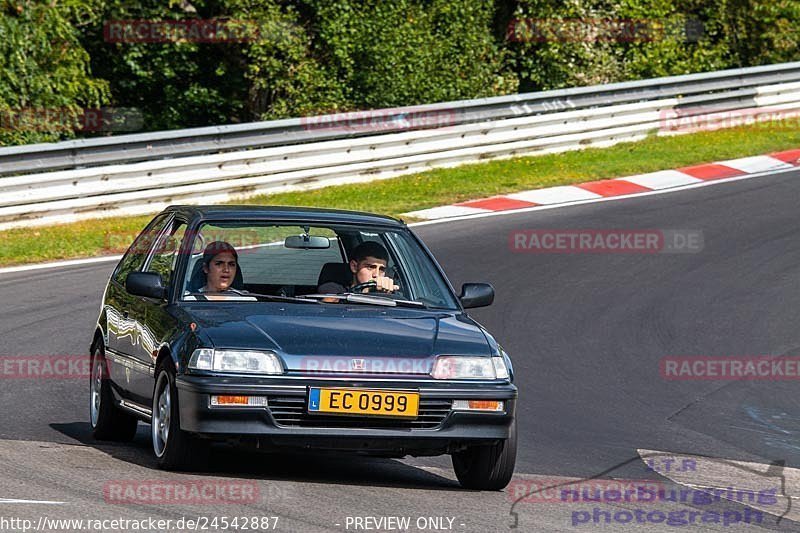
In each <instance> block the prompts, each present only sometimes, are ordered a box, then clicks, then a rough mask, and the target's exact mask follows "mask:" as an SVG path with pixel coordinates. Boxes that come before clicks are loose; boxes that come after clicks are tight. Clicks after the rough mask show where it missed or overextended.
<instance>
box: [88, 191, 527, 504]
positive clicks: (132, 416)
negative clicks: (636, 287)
mask: <svg viewBox="0 0 800 533" xmlns="http://www.w3.org/2000/svg"><path fill="white" fill-rule="evenodd" d="M493 298H494V291H493V289H492V287H491V286H490V285H488V284H483V283H468V284H465V285H464V286H463V287H462V289H461V294H460V296H457V295H456V294H455V292H454V291H453V288H452V287H451V285H450V283H449V282H448V280H447V278H446V277H445V275H444V272H443V271H442V269H441V268H440V267H439V265H438V264H437V263H436V261H435V260H434V258H433V256H432V255H431V253H430V252H429V251H428V249H427V248H426V247H425V245H424V244H423V243H422V242H421V241H420V240H419V239H418V238H417V237H416V236H415V235H414V234H413V233H412V232H411V230H409V228H408V227H407V226H406V225H405V224H403V223H402V222H401V221H399V220H396V219H393V218H388V217H383V216H378V215H371V214H366V213H356V212H347V211H335V210H316V209H302V208H284V207H260V206H241V207H237V206H204V207H197V206H173V207H170V208H167V209H166V210H165V211H164V212H162V213H160V214H159V215H157V216H156V217H155V218H154V219H153V220H152V221H151V222H150V224H149V225H148V226H147V227H146V228H145V229H144V230H143V231H142V233H141V234H140V235H139V236H138V237H137V238H136V239H135V240H134V242H133V244H132V245H131V247H130V248H129V249H128V251H127V253H126V254H125V255H124V256H123V257H122V259H121V260H120V262H119V264H118V265H117V267H116V269H115V270H114V272H113V274H112V276H111V279H110V280H109V282H108V285H107V287H106V291H105V294H104V296H103V303H102V306H101V309H100V315H99V318H98V320H97V328H96V331H95V332H94V337H93V340H92V344H91V353H92V376H91V381H90V413H91V423H92V427H93V428H94V434H95V436H96V437H97V438H99V439H115V440H126V439H130V438H132V437H133V435H134V434H135V432H136V427H137V424H138V421H139V420H142V421H144V422H147V423H149V424H150V425H151V428H152V431H151V434H152V442H153V451H154V453H155V456H156V458H157V460H158V464H159V465H160V466H161V467H163V468H168V469H192V468H198V467H199V466H200V465H202V464H203V461H204V459H205V458H206V456H207V453H208V450H209V445H210V443H212V442H213V441H215V440H224V441H231V440H233V441H241V442H243V443H255V444H257V445H258V446H259V448H263V449H267V450H270V449H275V450H278V449H282V448H283V449H285V447H294V448H312V449H325V450H339V451H342V452H357V453H360V454H367V455H380V456H383V457H404V456H407V455H412V456H422V455H441V454H450V455H452V459H453V466H454V468H455V472H456V475H457V477H458V479H459V481H460V482H461V484H462V485H463V486H465V487H469V488H476V489H500V488H503V487H505V486H506V485H507V484H508V482H509V480H510V479H511V476H512V474H513V471H514V462H515V457H516V421H515V414H514V409H515V402H516V397H517V389H516V387H515V386H514V384H513V378H514V375H513V369H512V366H511V360H510V359H509V356H508V355H507V354H506V353H505V352H504V351H503V349H502V348H501V347H500V345H499V344H498V343H497V342H496V341H495V339H494V338H493V337H492V335H491V334H490V333H489V332H488V331H486V330H485V329H484V328H483V327H482V326H481V325H480V324H478V323H477V322H475V321H474V320H473V319H472V318H470V316H469V315H468V314H467V312H466V311H465V309H468V308H472V307H480V306H485V305H489V304H491V303H492V300H493Z"/></svg>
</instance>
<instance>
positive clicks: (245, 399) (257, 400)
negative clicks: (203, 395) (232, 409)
mask: <svg viewBox="0 0 800 533" xmlns="http://www.w3.org/2000/svg"><path fill="white" fill-rule="evenodd" d="M211 405H247V406H251V407H266V405H267V398H266V397H264V396H221V395H215V396H211Z"/></svg>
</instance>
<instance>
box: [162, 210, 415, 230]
mask: <svg viewBox="0 0 800 533" xmlns="http://www.w3.org/2000/svg"><path fill="white" fill-rule="evenodd" d="M165 211H167V212H175V211H177V212H180V213H182V214H183V215H184V216H186V218H188V219H189V220H192V219H202V220H209V221H213V220H232V219H234V220H253V221H256V220H279V221H280V220H287V221H304V222H328V223H350V224H354V223H355V224H376V225H382V226H405V223H404V222H403V221H402V220H400V219H397V218H393V217H389V216H385V215H376V214H374V213H364V212H360V211H345V210H342V209H319V208H312V207H292V206H273V205H172V206H169V207H167V208H166V210H165Z"/></svg>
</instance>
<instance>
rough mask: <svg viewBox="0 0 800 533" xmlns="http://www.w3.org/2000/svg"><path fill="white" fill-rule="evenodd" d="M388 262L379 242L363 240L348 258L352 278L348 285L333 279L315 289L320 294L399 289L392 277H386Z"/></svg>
mask: <svg viewBox="0 0 800 533" xmlns="http://www.w3.org/2000/svg"><path fill="white" fill-rule="evenodd" d="M388 264H389V253H388V252H387V251H386V248H384V247H383V246H382V245H381V244H380V243H377V242H375V241H364V242H362V243H361V244H359V245H358V246H356V247H355V249H354V250H353V253H352V254H351V259H350V271H351V272H352V273H353V280H352V282H351V283H350V285H349V286H348V287H345V286H343V285H341V284H339V283H336V282H335V281H329V282H327V283H323V284H322V285H320V286H319V288H318V289H317V290H318V292H319V293H320V294H340V293H343V292H350V291H351V290H353V289H355V290H356V291H363V292H367V291H369V290H372V289H371V287H372V286H373V283H372V282H374V290H375V291H377V292H394V291H397V290H399V289H400V287H398V286H397V285H395V284H394V280H392V278H387V277H386V265H388Z"/></svg>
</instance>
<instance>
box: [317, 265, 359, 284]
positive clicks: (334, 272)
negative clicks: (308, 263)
mask: <svg viewBox="0 0 800 533" xmlns="http://www.w3.org/2000/svg"><path fill="white" fill-rule="evenodd" d="M330 281H332V282H334V283H338V284H339V285H343V286H345V287H346V286H348V285H350V282H351V281H353V273H352V272H351V271H350V265H349V264H347V263H325V264H324V265H322V270H320V272H319V279H318V280H317V286H319V285H322V284H324V283H328V282H330Z"/></svg>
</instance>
